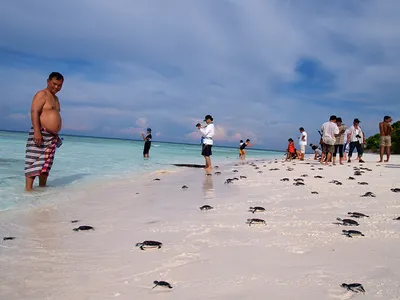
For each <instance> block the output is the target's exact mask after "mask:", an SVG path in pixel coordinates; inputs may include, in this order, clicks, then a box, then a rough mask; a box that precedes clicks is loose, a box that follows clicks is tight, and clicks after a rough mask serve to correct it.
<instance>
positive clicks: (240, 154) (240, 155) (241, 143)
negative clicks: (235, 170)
mask: <svg viewBox="0 0 400 300" xmlns="http://www.w3.org/2000/svg"><path fill="white" fill-rule="evenodd" d="M242 145H243V140H240V142H239V158H240V159H242V150H241V147H242Z"/></svg>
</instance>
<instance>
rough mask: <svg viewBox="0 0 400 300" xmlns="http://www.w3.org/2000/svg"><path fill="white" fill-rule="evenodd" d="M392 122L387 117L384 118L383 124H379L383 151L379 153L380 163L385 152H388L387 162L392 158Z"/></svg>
mask: <svg viewBox="0 0 400 300" xmlns="http://www.w3.org/2000/svg"><path fill="white" fill-rule="evenodd" d="M390 122H392V118H391V117H389V116H385V117H384V118H383V122H380V123H379V134H380V144H381V149H380V153H379V154H380V160H379V161H378V162H382V161H383V154H384V153H385V150H386V160H385V162H388V161H389V158H390V147H391V146H392V140H391V134H392V133H393V131H394V130H393V128H392V126H391V125H390Z"/></svg>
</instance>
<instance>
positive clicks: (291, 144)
mask: <svg viewBox="0 0 400 300" xmlns="http://www.w3.org/2000/svg"><path fill="white" fill-rule="evenodd" d="M288 152H289V153H294V142H290V143H289V146H288Z"/></svg>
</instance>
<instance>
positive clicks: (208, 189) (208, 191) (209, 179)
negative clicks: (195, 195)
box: [203, 176, 215, 199]
mask: <svg viewBox="0 0 400 300" xmlns="http://www.w3.org/2000/svg"><path fill="white" fill-rule="evenodd" d="M203 193H204V199H213V198H215V193H214V183H213V176H204V180H203Z"/></svg>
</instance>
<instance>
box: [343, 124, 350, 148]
mask: <svg viewBox="0 0 400 300" xmlns="http://www.w3.org/2000/svg"><path fill="white" fill-rule="evenodd" d="M348 133H349V128H347V129H346V131H345V132H344V144H345V145H346V144H347V134H348Z"/></svg>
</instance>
